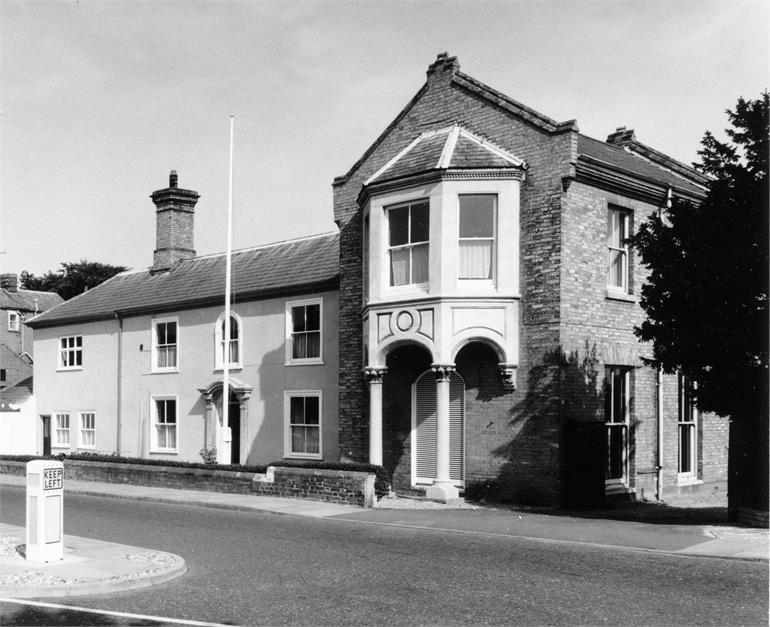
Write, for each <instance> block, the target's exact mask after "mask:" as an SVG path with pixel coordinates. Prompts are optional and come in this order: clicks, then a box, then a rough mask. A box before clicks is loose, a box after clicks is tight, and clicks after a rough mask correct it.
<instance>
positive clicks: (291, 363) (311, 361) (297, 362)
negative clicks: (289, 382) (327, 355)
mask: <svg viewBox="0 0 770 627" xmlns="http://www.w3.org/2000/svg"><path fill="white" fill-rule="evenodd" d="M323 365H324V360H323V359H302V360H300V359H295V360H293V361H287V362H286V363H285V364H284V366H323Z"/></svg>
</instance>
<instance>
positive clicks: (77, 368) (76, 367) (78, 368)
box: [56, 366, 83, 372]
mask: <svg viewBox="0 0 770 627" xmlns="http://www.w3.org/2000/svg"><path fill="white" fill-rule="evenodd" d="M79 370H83V366H73V367H70V368H57V369H56V372H78V371H79Z"/></svg>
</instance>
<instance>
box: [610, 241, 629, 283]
mask: <svg viewBox="0 0 770 627" xmlns="http://www.w3.org/2000/svg"><path fill="white" fill-rule="evenodd" d="M625 255H626V253H625V251H622V250H610V276H609V284H610V285H612V286H614V287H625V280H624V279H625V272H624V268H625Z"/></svg>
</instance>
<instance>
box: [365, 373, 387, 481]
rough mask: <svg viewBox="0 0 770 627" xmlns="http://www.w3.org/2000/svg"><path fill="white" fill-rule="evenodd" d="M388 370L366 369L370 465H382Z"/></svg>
mask: <svg viewBox="0 0 770 627" xmlns="http://www.w3.org/2000/svg"><path fill="white" fill-rule="evenodd" d="M386 372H387V368H376V367H366V368H364V376H365V377H366V381H367V383H369V463H370V464H377V465H378V466H381V465H382V377H383V376H384V375H385V373H386Z"/></svg>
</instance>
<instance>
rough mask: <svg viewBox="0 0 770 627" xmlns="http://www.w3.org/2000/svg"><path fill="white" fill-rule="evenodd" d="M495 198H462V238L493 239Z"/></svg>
mask: <svg viewBox="0 0 770 627" xmlns="http://www.w3.org/2000/svg"><path fill="white" fill-rule="evenodd" d="M494 234H495V197H494V196H488V195H486V196H460V237H493V236H494Z"/></svg>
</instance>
